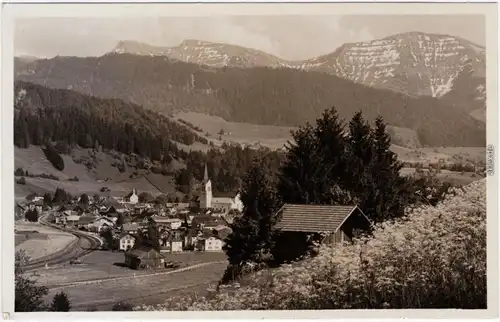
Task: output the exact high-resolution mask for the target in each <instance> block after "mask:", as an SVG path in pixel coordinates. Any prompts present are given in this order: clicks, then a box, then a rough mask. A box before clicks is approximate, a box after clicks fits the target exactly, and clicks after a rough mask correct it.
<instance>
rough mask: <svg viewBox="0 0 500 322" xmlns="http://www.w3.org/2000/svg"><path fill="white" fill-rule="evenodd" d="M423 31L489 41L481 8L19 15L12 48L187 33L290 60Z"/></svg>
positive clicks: (71, 50) (75, 52)
mask: <svg viewBox="0 0 500 322" xmlns="http://www.w3.org/2000/svg"><path fill="white" fill-rule="evenodd" d="M409 31H421V32H429V33H437V34H446V35H451V36H458V37H462V38H465V39H467V40H470V41H472V42H474V43H476V44H478V45H482V46H484V45H485V44H486V39H485V38H486V36H485V20H484V16H482V15H467V16H466V15H446V16H444V15H390V16H384V15H363V16H360V15H343V16H339V15H337V16H333V15H332V16H324V15H323V16H304V15H300V16H298V15H297V16H234V15H233V16H211V17H158V18H151V17H147V18H146V17H144V18H139V17H138V18H127V19H123V18H75V17H73V18H19V19H17V20H16V21H15V29H14V51H15V55H16V56H19V55H30V56H37V57H53V56H56V55H59V56H100V55H103V54H104V53H106V52H108V51H110V50H112V49H113V48H114V47H115V45H116V44H117V43H118V41H120V40H135V41H139V42H144V43H148V44H150V45H158V46H177V45H178V44H179V43H181V42H182V41H183V40H185V39H197V40H205V41H213V42H222V43H229V44H234V45H240V46H244V47H250V48H255V49H259V50H262V51H265V52H268V53H270V54H273V55H276V56H278V57H281V58H284V59H288V60H302V59H309V58H313V57H316V56H320V55H323V54H327V53H330V52H333V51H334V50H335V49H336V48H338V47H339V46H341V45H342V44H344V43H348V42H357V41H369V40H373V39H378V38H383V37H387V36H390V35H393V34H397V33H401V32H409Z"/></svg>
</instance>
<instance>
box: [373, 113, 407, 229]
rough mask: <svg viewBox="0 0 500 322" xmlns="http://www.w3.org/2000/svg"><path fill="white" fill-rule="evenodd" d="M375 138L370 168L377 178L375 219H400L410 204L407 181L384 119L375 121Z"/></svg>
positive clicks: (378, 118) (379, 118) (380, 118)
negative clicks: (392, 146) (393, 148)
mask: <svg viewBox="0 0 500 322" xmlns="http://www.w3.org/2000/svg"><path fill="white" fill-rule="evenodd" d="M372 137H373V160H372V162H371V165H370V168H371V172H372V176H373V177H376V178H377V180H376V181H375V183H376V186H377V191H378V194H377V198H376V201H375V202H376V204H377V210H376V211H375V213H374V217H375V218H374V219H375V220H377V221H383V220H386V219H390V218H395V217H400V216H402V215H403V214H404V208H405V206H406V204H407V203H408V196H407V194H408V191H407V180H406V179H405V178H403V177H401V175H400V170H401V168H402V167H403V164H402V163H401V162H399V161H398V159H397V156H396V154H395V153H394V152H392V151H391V150H390V147H391V139H390V135H389V133H388V131H387V129H386V125H385V123H384V121H383V119H382V117H377V119H376V120H375V128H374V129H373V131H372Z"/></svg>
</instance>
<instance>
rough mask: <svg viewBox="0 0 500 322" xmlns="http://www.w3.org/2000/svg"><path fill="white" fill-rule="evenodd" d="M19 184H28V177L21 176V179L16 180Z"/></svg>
mask: <svg viewBox="0 0 500 322" xmlns="http://www.w3.org/2000/svg"><path fill="white" fill-rule="evenodd" d="M16 182H17V183H18V184H26V178H25V177H21V178H19V180H17V181H16Z"/></svg>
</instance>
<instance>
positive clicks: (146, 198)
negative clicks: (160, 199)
mask: <svg viewBox="0 0 500 322" xmlns="http://www.w3.org/2000/svg"><path fill="white" fill-rule="evenodd" d="M138 197H139V202H141V203H149V202H153V201H154V197H153V196H152V195H151V194H150V193H149V192H141V193H140V194H139V196H138Z"/></svg>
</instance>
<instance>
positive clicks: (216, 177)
mask: <svg viewBox="0 0 500 322" xmlns="http://www.w3.org/2000/svg"><path fill="white" fill-rule="evenodd" d="M257 157H259V158H260V157H263V158H266V159H267V160H268V161H269V165H268V166H269V167H271V168H272V169H277V168H278V167H279V165H280V163H281V162H282V161H283V157H284V155H283V154H282V153H281V152H279V151H275V150H271V149H268V148H260V149H251V148H249V147H241V146H240V145H225V146H224V147H223V148H222V149H217V148H212V149H210V150H208V151H207V152H206V153H204V152H200V151H192V152H190V153H188V154H187V155H186V157H185V159H184V161H185V164H186V167H185V168H183V169H180V170H179V171H177V172H176V174H175V182H176V185H177V189H178V190H179V191H181V192H183V193H186V194H190V193H193V192H194V191H196V189H197V188H198V186H197V183H199V182H200V181H201V180H203V176H204V171H205V165H207V170H208V176H209V178H210V180H211V181H212V189H213V190H214V192H224V193H226V192H231V193H234V192H237V191H238V190H239V189H240V188H241V183H242V178H243V176H244V175H245V173H246V171H247V170H248V169H249V168H250V166H251V164H252V161H253V160H254V159H255V158H257Z"/></svg>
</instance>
